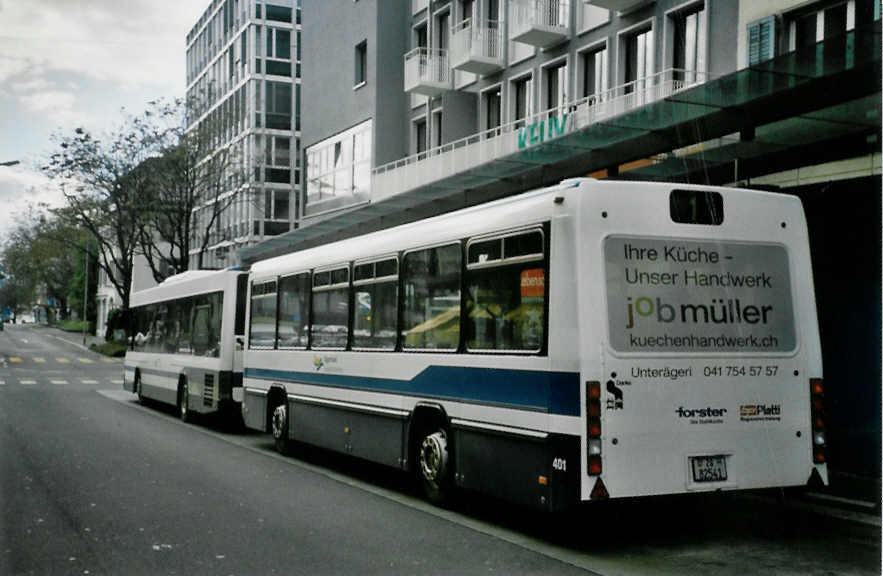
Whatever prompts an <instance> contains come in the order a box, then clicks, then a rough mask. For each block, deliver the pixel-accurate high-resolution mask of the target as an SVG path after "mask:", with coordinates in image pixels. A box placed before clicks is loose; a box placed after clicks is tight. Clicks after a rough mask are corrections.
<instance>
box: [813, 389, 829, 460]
mask: <svg viewBox="0 0 883 576" xmlns="http://www.w3.org/2000/svg"><path fill="white" fill-rule="evenodd" d="M809 393H810V413H811V416H812V434H811V435H810V445H811V446H812V461H813V462H814V463H816V464H824V463H825V462H826V461H827V459H826V455H825V448H826V446H827V442H826V438H825V418H824V413H825V400H824V395H825V385H824V382H823V380H822V379H821V378H811V379H810V381H809Z"/></svg>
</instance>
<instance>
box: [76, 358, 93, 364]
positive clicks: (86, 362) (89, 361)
mask: <svg viewBox="0 0 883 576" xmlns="http://www.w3.org/2000/svg"><path fill="white" fill-rule="evenodd" d="M77 360H79V361H80V363H81V364H94V363H95V362H94V361H93V360H91V359H89V358H77Z"/></svg>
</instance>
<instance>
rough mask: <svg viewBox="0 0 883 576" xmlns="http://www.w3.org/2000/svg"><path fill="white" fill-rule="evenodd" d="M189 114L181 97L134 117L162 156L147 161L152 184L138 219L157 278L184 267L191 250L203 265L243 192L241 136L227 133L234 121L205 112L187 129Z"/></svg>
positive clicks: (244, 175)
mask: <svg viewBox="0 0 883 576" xmlns="http://www.w3.org/2000/svg"><path fill="white" fill-rule="evenodd" d="M189 110H190V112H189V113H190V114H191V115H192V114H195V109H194V107H190V109H189ZM187 114H188V107H187V106H185V104H184V103H183V102H182V101H181V100H176V101H174V102H172V103H165V102H162V101H157V102H151V103H150V108H149V109H148V110H147V111H146V112H145V113H144V115H143V116H141V117H140V118H139V119H138V120H139V122H140V123H141V125H142V126H150V127H151V128H150V132H151V133H152V137H151V140H152V141H154V142H158V143H161V147H160V148H161V155H160V156H159V157H158V158H155V159H153V160H151V161H149V168H148V167H147V165H145V168H147V172H149V177H150V182H151V186H150V189H149V193H148V194H147V195H145V196H144V197H143V200H144V201H145V203H144V205H142V207H141V208H140V214H141V218H140V220H139V244H140V249H141V252H142V253H143V254H144V256H145V258H146V260H147V263H148V265H149V266H150V269H151V271H152V273H153V276H154V278H155V279H156V280H157V281H161V280H162V279H163V278H164V277H165V276H167V275H168V274H169V273H170V272H171V273H179V272H183V271H184V270H187V269H188V267H189V261H190V256H191V254H195V255H196V260H197V262H196V268H202V267H203V260H204V257H205V254H206V252H207V251H208V249H209V247H210V246H211V245H212V243H213V242H214V241H217V240H218V239H219V237H220V236H221V232H222V230H221V225H222V222H221V219H222V216H223V215H224V213H225V212H226V211H228V210H229V209H230V207H231V206H232V205H233V203H234V202H236V201H238V199H239V196H238V195H239V194H245V193H246V192H245V191H244V190H245V189H246V185H245V184H246V183H247V173H246V171H245V169H244V168H243V166H242V153H241V150H242V147H243V146H244V140H242V139H240V140H238V141H236V140H233V139H231V137H230V135H231V134H232V133H233V130H232V123H233V122H235V121H236V120H237V119H236V118H235V117H233V116H223V115H221V114H208V115H206V117H205V118H202V119H201V120H200V121H199V122H198V123H195V127H193V128H191V129H190V130H188V129H187V120H186V118H187Z"/></svg>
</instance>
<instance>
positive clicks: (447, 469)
mask: <svg viewBox="0 0 883 576" xmlns="http://www.w3.org/2000/svg"><path fill="white" fill-rule="evenodd" d="M450 438H451V435H450V432H448V430H447V429H446V428H444V427H435V428H429V429H428V430H426V431H425V432H424V433H423V434H421V435H420V443H419V444H418V445H417V477H418V478H419V480H420V486H421V488H422V489H423V494H424V495H425V496H426V499H427V500H429V501H430V502H432V503H433V504H436V505H438V506H442V505H446V504H449V503H450V501H451V496H452V494H453V491H454V485H453V482H452V477H453V474H452V471H453V462H452V460H451V450H450Z"/></svg>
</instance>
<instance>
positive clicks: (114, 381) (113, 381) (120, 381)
mask: <svg viewBox="0 0 883 576" xmlns="http://www.w3.org/2000/svg"><path fill="white" fill-rule="evenodd" d="M110 383H111V384H118V385H120V386H121V385H122V384H123V381H122V380H111V381H110Z"/></svg>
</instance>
